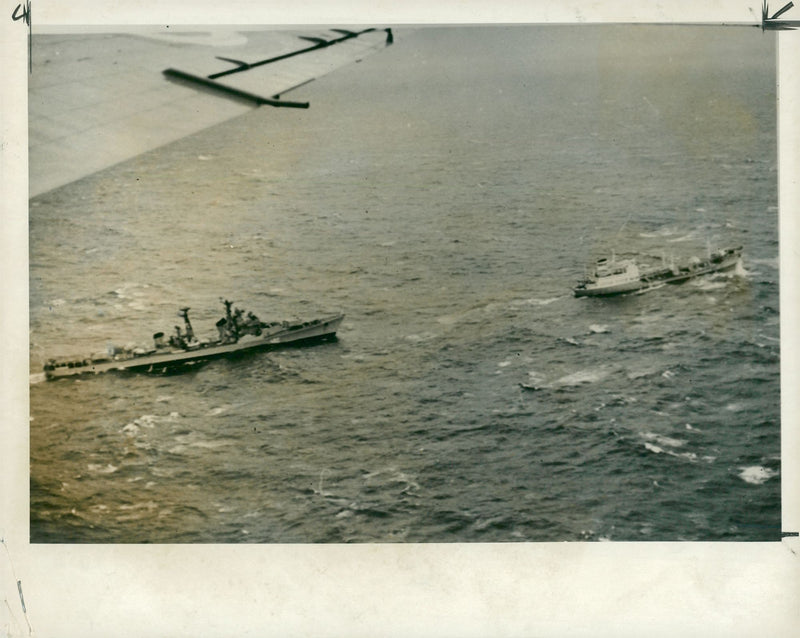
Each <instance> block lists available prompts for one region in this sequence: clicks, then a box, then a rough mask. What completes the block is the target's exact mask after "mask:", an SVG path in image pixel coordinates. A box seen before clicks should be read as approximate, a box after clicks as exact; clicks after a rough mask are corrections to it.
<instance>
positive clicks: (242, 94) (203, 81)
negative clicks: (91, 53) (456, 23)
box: [163, 28, 394, 109]
mask: <svg viewBox="0 0 800 638" xmlns="http://www.w3.org/2000/svg"><path fill="white" fill-rule="evenodd" d="M331 31H333V32H334V33H338V34H339V37H334V38H332V39H327V40H326V39H325V38H319V37H313V36H300V39H301V40H304V41H306V42H308V43H309V46H306V47H303V48H301V49H297V50H295V51H289V52H288V53H283V54H281V55H276V56H273V57H271V58H266V59H263V60H256V61H254V62H247V61H246V60H238V59H235V58H226V57H222V56H216V58H217V59H218V60H222V61H224V62H230V63H231V64H232V65H233V68H230V69H226V70H224V71H218V72H217V73H212V74H210V75H208V76H205V77H204V76H201V75H196V74H194V73H187V72H186V71H181V70H179V69H172V68H170V69H166V70H164V71H163V73H164V76H166V78H167V79H168V80H170V81H172V82H177V83H180V84H184V85H187V86H190V87H192V88H195V89H199V90H203V91H208V92H212V93H215V94H217V95H221V96H224V97H228V98H231V99H234V100H239V101H243V102H246V103H248V104H250V105H254V106H261V105H262V104H267V105H269V106H283V107H290V108H301V109H307V108H308V102H290V101H286V100H282V99H280V94H277V95H271V96H269V97H263V96H261V95H257V94H255V93H252V92H249V91H245V90H242V89H240V88H236V87H235V86H231V85H230V84H226V83H223V82H221V81H219V80H221V79H222V78H226V77H229V76H233V75H235V74H237V73H243V72H246V71H251V70H252V69H255V68H258V67H261V66H265V65H267V64H274V63H275V62H280V61H281V60H287V59H289V58H293V57H295V56H299V55H304V54H308V53H311V52H313V51H319V50H321V49H325V48H328V47H331V46H334V45H336V44H339V43H342V42H346V41H347V40H352V39H354V38H358V37H359V36H361V35H363V34H365V33H373V32H375V31H376V29H374V28H369V29H364V30H362V31H350V30H347V29H331ZM384 31H385V32H386V41H385V44H384V46H389V45H390V44H392V43H393V42H394V37H393V35H392V30H391V29H384ZM312 79H313V78H312ZM309 81H310V80H304V81H303V82H301V83H298V84H296V85H295V86H292V87H290V88H288V89H285V90H284V91H282V93H286V92H287V91H290V90H292V89H295V88H297V87H298V86H302V85H303V84H306V83H308V82H309Z"/></svg>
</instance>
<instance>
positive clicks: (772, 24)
mask: <svg viewBox="0 0 800 638" xmlns="http://www.w3.org/2000/svg"><path fill="white" fill-rule="evenodd" d="M793 6H794V2H787V3H786V4H785V5H783V7H781V8H780V9H778V10H777V11H776V12H775V13H774V14H773V15H772V16H771V17H770V15H769V6H768V5H767V0H764V2H763V4H762V5H761V30H762V31H766V30H767V29H770V30H780V31H788V30H791V29H795V28H797V27H798V26H800V21H797V20H778V18H779V17H781V16H782V15H783V14H784V13H786V12H787V11H788V10H789V9H791V8H792V7H793Z"/></svg>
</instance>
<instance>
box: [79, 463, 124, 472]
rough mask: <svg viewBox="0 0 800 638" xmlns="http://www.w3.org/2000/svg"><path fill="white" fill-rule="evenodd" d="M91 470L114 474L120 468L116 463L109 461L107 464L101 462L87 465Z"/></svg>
mask: <svg viewBox="0 0 800 638" xmlns="http://www.w3.org/2000/svg"><path fill="white" fill-rule="evenodd" d="M86 469H88V470H89V471H90V472H94V473H95V474H113V473H114V472H116V471H117V470H118V469H119V468H118V467H117V466H116V465H111V463H108V464H107V465H101V464H100V463H89V465H87V466H86Z"/></svg>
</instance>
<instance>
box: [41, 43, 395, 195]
mask: <svg viewBox="0 0 800 638" xmlns="http://www.w3.org/2000/svg"><path fill="white" fill-rule="evenodd" d="M391 41H392V34H391V31H390V30H388V29H387V30H383V29H381V30H375V29H366V30H355V31H347V30H338V29H331V30H324V31H316V32H315V31H313V30H309V31H304V32H302V33H298V32H292V33H289V32H282V31H240V32H235V31H227V32H224V33H223V32H219V31H215V32H211V33H200V32H198V33H186V32H177V33H164V32H159V33H145V32H141V33H114V34H80V35H77V34H68V35H44V34H41V35H39V34H34V35H33V41H32V73H31V75H30V79H29V89H28V147H29V174H30V182H29V196H30V197H35V196H36V195H39V194H41V193H44V192H47V191H49V190H52V189H54V188H57V187H59V186H63V185H64V184H68V183H70V182H72V181H74V180H77V179H80V178H81V177H84V176H86V175H89V174H91V173H94V172H96V171H99V170H102V169H104V168H107V167H109V166H112V165H114V164H116V163H118V162H121V161H123V160H126V159H130V158H132V157H135V156H136V155H139V154H141V153H144V152H146V151H148V150H151V149H153V148H156V147H158V146H161V145H163V144H167V143H169V142H173V141H175V140H178V139H180V138H183V137H186V136H187V135H190V134H192V133H195V132H197V131H200V130H202V129H204V128H207V127H209V126H212V125H214V124H217V123H219V122H222V121H224V120H227V119H230V118H232V117H235V116H237V115H240V114H242V113H244V112H245V111H247V110H249V109H252V108H255V107H258V106H261V105H270V106H292V107H297V108H305V107H307V106H308V103H306V102H298V101H294V100H287V99H285V98H284V95H285V94H286V93H287V92H288V91H291V90H292V89H294V88H297V87H299V86H302V85H303V84H306V83H307V82H310V81H311V80H313V79H314V78H317V77H320V76H322V75H324V74H326V73H329V72H331V71H333V70H335V69H337V68H339V67H342V66H344V65H346V64H349V63H351V62H356V61H359V60H360V59H361V58H363V57H364V56H366V55H368V54H370V53H372V52H375V51H378V50H380V49H382V48H383V47H385V46H386V45H387V44H390V43H391Z"/></svg>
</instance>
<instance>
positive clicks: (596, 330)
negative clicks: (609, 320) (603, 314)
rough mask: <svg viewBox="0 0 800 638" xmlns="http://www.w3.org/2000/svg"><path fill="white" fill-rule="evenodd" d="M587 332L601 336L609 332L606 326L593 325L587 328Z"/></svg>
mask: <svg viewBox="0 0 800 638" xmlns="http://www.w3.org/2000/svg"><path fill="white" fill-rule="evenodd" d="M589 332H591V333H593V334H603V333H606V332H610V330H609V328H608V325H607V324H600V323H593V324H592V325H590V326H589Z"/></svg>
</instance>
